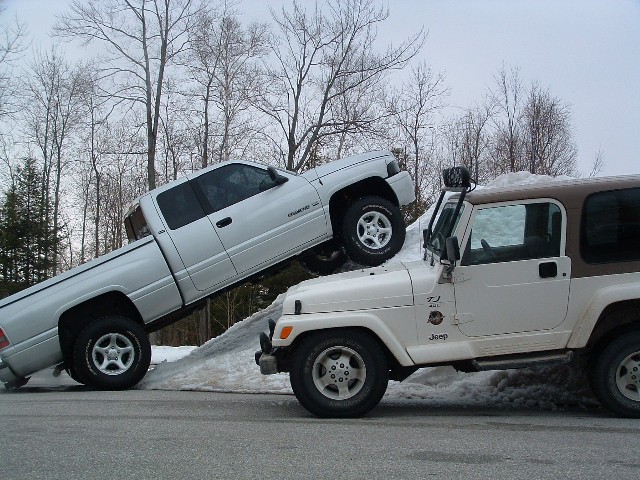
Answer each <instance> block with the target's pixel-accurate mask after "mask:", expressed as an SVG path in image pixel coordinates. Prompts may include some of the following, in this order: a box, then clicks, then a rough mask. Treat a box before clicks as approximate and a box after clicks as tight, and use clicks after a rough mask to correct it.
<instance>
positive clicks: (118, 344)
mask: <svg viewBox="0 0 640 480" xmlns="http://www.w3.org/2000/svg"><path fill="white" fill-rule="evenodd" d="M135 356H136V354H135V350H134V348H133V343H132V342H131V340H129V338H128V337H126V336H124V335H122V334H120V333H107V334H106V335H103V336H102V337H100V338H99V339H98V341H97V342H96V343H95V344H94V345H93V349H92V351H91V358H92V359H93V364H94V365H95V366H96V368H97V369H98V370H100V371H101V372H102V373H104V374H105V375H120V374H122V373H124V372H126V371H127V370H129V368H130V367H131V365H132V364H133V361H134V360H135Z"/></svg>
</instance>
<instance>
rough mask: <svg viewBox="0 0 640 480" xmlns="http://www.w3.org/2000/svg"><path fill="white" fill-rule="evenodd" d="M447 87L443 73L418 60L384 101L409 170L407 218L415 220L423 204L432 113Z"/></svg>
mask: <svg viewBox="0 0 640 480" xmlns="http://www.w3.org/2000/svg"><path fill="white" fill-rule="evenodd" d="M447 95H448V89H447V88H446V86H445V85H444V74H442V73H438V74H434V73H433V72H432V71H431V69H430V68H429V67H428V66H427V65H426V64H425V63H421V64H420V65H418V66H417V67H415V68H413V69H412V70H411V77H410V78H409V80H407V81H406V82H404V83H403V84H402V88H401V89H400V90H395V91H393V93H392V94H391V97H390V98H389V100H388V102H387V111H388V112H389V113H390V114H391V116H392V118H393V120H394V122H395V124H396V125H397V127H398V129H399V131H400V138H401V139H402V141H403V142H404V146H403V148H404V151H405V155H403V156H404V158H405V161H404V162H403V163H404V165H403V167H404V168H405V169H407V170H408V171H409V172H411V174H412V177H413V180H414V185H415V195H416V202H415V203H414V204H413V206H412V207H411V208H412V209H413V210H414V212H413V214H412V215H411V217H410V218H409V220H415V219H416V218H417V217H418V216H419V215H420V214H421V213H422V212H423V211H424V209H425V207H426V206H427V205H426V204H427V198H426V189H427V185H426V184H427V182H428V181H429V178H430V175H428V172H429V169H430V168H431V160H432V158H431V151H432V149H433V147H434V143H435V133H436V130H435V125H436V122H437V120H438V119H437V118H436V113H437V112H438V110H440V109H441V108H442V107H443V106H444V100H445V98H446V96H447Z"/></svg>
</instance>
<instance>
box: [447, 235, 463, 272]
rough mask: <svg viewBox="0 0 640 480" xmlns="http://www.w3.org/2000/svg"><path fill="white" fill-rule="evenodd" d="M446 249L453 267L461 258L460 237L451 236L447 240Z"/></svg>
mask: <svg viewBox="0 0 640 480" xmlns="http://www.w3.org/2000/svg"><path fill="white" fill-rule="evenodd" d="M445 249H446V253H447V260H448V261H449V265H451V267H452V268H453V267H454V266H455V264H456V262H457V261H458V260H460V244H459V243H458V237H449V238H447V239H446V240H445Z"/></svg>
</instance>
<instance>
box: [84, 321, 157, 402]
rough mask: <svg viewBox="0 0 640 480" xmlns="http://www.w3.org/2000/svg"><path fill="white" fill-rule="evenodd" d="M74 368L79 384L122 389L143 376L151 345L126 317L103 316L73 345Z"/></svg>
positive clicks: (149, 356) (89, 326) (145, 335)
mask: <svg viewBox="0 0 640 480" xmlns="http://www.w3.org/2000/svg"><path fill="white" fill-rule="evenodd" d="M73 362H74V363H73V369H74V370H75V374H76V376H77V377H78V379H80V381H81V383H86V384H88V385H93V386H95V387H98V388H101V389H105V390H125V389H127V388H131V387H133V386H134V385H135V384H137V383H138V382H139V381H140V380H142V377H144V376H145V374H146V373H147V370H148V369H149V364H150V363H151V344H150V343H149V338H148V337H147V334H146V333H145V331H144V329H143V328H142V326H140V325H139V324H138V323H136V322H134V321H133V320H130V319H128V318H125V317H118V316H113V317H103V318H100V319H99V320H96V321H95V322H93V323H90V324H89V325H87V326H86V327H85V329H84V330H83V331H82V333H80V335H79V336H78V338H77V339H76V341H75V343H74V347H73Z"/></svg>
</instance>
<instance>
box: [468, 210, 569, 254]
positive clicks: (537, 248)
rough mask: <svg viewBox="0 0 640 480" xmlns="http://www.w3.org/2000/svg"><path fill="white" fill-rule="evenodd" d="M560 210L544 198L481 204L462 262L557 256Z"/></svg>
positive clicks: (558, 252) (560, 225)
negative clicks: (509, 202)
mask: <svg viewBox="0 0 640 480" xmlns="http://www.w3.org/2000/svg"><path fill="white" fill-rule="evenodd" d="M561 228H562V213H561V212H560V208H559V207H558V206H557V205H555V204H553V203H548V202H542V203H526V204H519V205H506V206H500V207H490V208H483V209H481V210H480V211H478V213H477V214H476V217H475V220H474V222H473V227H472V231H471V238H470V239H469V242H468V244H467V248H466V251H465V253H464V256H463V259H462V265H478V264H483V263H497V262H513V261H518V260H529V259H534V258H547V257H557V256H560V239H561Z"/></svg>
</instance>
